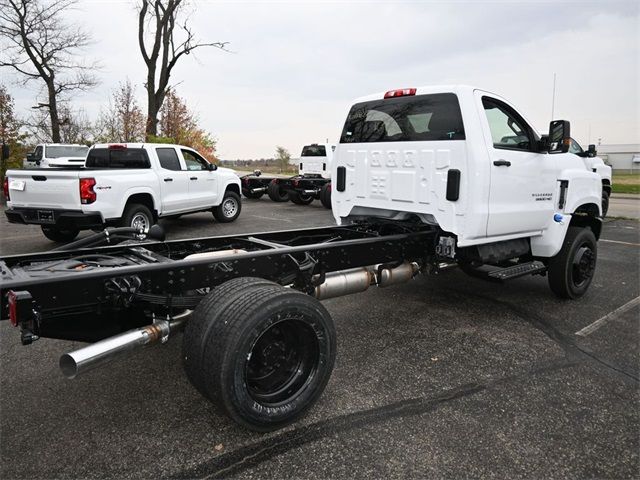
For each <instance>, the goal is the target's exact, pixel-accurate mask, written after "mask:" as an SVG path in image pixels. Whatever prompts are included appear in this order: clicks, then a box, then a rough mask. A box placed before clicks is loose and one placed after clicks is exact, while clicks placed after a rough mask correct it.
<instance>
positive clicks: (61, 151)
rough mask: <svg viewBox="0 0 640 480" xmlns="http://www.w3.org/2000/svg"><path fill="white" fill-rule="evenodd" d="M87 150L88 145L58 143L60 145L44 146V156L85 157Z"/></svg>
mask: <svg viewBox="0 0 640 480" xmlns="http://www.w3.org/2000/svg"><path fill="white" fill-rule="evenodd" d="M88 151H89V147H84V146H70V145H60V146H57V145H56V146H50V147H46V152H45V157H46V158H60V157H75V158H85V157H86V156H87V152H88Z"/></svg>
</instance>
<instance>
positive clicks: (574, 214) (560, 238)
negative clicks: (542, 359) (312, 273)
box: [332, 86, 603, 296]
mask: <svg viewBox="0 0 640 480" xmlns="http://www.w3.org/2000/svg"><path fill="white" fill-rule="evenodd" d="M570 142H571V138H570V125H569V122H567V121H563V120H560V121H555V122H551V124H550V129H549V133H548V135H546V136H541V135H540V134H539V133H538V132H537V131H536V129H535V128H534V127H533V126H532V123H531V122H530V121H529V120H527V119H526V117H525V116H524V115H523V114H522V113H520V112H519V111H518V109H517V108H516V107H515V106H514V105H513V104H511V103H510V102H509V101H508V100H506V99H504V98H502V97H501V96H499V95H497V94H495V93H492V92H489V91H485V90H482V89H479V88H474V87H470V86H431V87H420V88H405V89H399V90H390V91H387V92H382V93H378V94H374V95H370V96H367V97H362V98H359V99H357V100H355V101H354V103H353V105H352V107H351V109H350V111H349V114H348V116H347V119H346V122H345V124H344V128H343V130H342V134H341V137H340V143H339V144H338V146H337V148H336V152H335V158H334V162H333V172H332V178H333V185H334V186H333V191H332V208H333V213H334V216H335V219H336V222H337V223H338V224H339V225H344V224H349V223H353V222H357V221H361V220H363V219H367V218H372V217H377V218H381V219H386V220H407V219H410V218H415V219H416V220H418V221H421V222H423V223H426V224H430V225H434V226H436V227H437V228H439V229H441V230H442V231H443V232H446V234H447V235H449V239H448V240H445V236H446V235H445V236H443V237H441V241H442V240H444V243H443V244H442V245H441V247H442V251H445V252H448V254H449V255H450V256H453V257H455V258H456V259H457V260H458V261H459V262H460V263H465V264H466V265H472V266H474V267H476V266H477V267H480V266H483V265H486V264H489V265H491V264H493V265H497V264H500V263H503V262H504V261H515V262H517V261H518V259H523V258H528V259H530V260H531V259H533V260H536V261H537V260H539V261H540V262H541V263H542V264H544V265H545V266H546V265H547V264H549V263H550V260H549V259H552V258H554V257H555V256H557V255H561V254H562V255H565V254H566V253H567V252H564V250H563V249H564V248H565V244H566V241H567V239H568V238H571V236H572V235H574V234H575V233H576V232H575V231H573V230H572V232H573V233H572V234H571V235H569V231H570V229H571V227H575V228H587V229H589V230H590V231H591V232H592V234H593V237H594V238H593V239H591V237H590V241H589V242H587V244H588V248H589V249H591V250H593V249H594V244H595V241H596V240H597V238H598V237H599V235H600V229H601V215H602V191H603V185H602V179H601V177H600V175H599V174H598V173H596V172H594V171H593V169H592V168H588V167H587V166H586V165H585V161H584V158H581V157H580V156H578V155H576V154H575V153H571V152H570V151H569V147H570ZM583 253H584V252H583ZM587 256H588V257H589V259H588V263H589V266H590V265H595V260H593V261H592V257H593V255H592V254H589V255H587ZM581 259H582V257H581ZM583 260H585V261H587V259H586V258H584V259H583ZM577 261H578V262H579V261H580V260H577ZM527 268H529V267H527ZM531 268H533V267H531ZM567 268H569V267H567ZM589 268H590V267H589ZM564 273H566V272H564ZM587 274H588V275H591V274H592V272H588V273H587ZM585 275H586V274H585ZM589 278H590V277H589ZM565 283H566V282H565ZM552 288H553V287H552ZM556 290H557V289H556ZM556 293H558V292H557V291H556ZM564 293H565V296H567V295H569V294H567V292H566V291H565V292H564ZM560 294H561V293H560ZM561 296H563V295H562V294H561ZM569 296H571V295H569Z"/></svg>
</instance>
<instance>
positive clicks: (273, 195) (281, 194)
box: [267, 182, 289, 202]
mask: <svg viewBox="0 0 640 480" xmlns="http://www.w3.org/2000/svg"><path fill="white" fill-rule="evenodd" d="M267 195H269V198H270V199H271V200H273V201H274V202H286V201H288V200H289V194H288V193H287V191H286V190H285V189H284V188H282V187H281V186H280V185H278V184H277V183H276V182H271V183H270V184H269V186H268V187H267Z"/></svg>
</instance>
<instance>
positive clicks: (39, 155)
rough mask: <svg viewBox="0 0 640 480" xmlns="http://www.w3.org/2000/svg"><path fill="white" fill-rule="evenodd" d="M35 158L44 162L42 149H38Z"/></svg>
mask: <svg viewBox="0 0 640 480" xmlns="http://www.w3.org/2000/svg"><path fill="white" fill-rule="evenodd" d="M33 156H34V158H35V159H36V160H42V147H36V151H35V152H34V154H33Z"/></svg>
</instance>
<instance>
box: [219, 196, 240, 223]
mask: <svg viewBox="0 0 640 480" xmlns="http://www.w3.org/2000/svg"><path fill="white" fill-rule="evenodd" d="M241 210H242V201H241V200H240V195H238V194H237V193H236V192H230V191H227V192H226V193H225V194H224V198H223V199H222V203H221V204H220V205H218V206H217V207H215V208H214V209H213V216H214V217H216V220H217V221H219V222H221V223H229V222H233V221H234V220H235V219H236V218H238V216H239V215H240V211H241Z"/></svg>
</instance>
